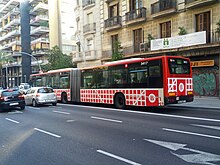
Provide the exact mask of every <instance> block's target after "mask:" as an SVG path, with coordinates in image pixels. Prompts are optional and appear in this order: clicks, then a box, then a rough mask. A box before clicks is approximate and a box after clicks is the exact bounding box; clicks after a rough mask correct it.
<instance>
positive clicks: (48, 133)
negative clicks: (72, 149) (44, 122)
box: [34, 128, 61, 138]
mask: <svg viewBox="0 0 220 165" xmlns="http://www.w3.org/2000/svg"><path fill="white" fill-rule="evenodd" d="M34 129H35V130H36V131H39V132H42V133H45V134H47V135H50V136H53V137H56V138H61V136H60V135H56V134H54V133H51V132H48V131H44V130H42V129H38V128H34Z"/></svg>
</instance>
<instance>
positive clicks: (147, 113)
mask: <svg viewBox="0 0 220 165" xmlns="http://www.w3.org/2000/svg"><path fill="white" fill-rule="evenodd" d="M60 105H64V106H69V107H81V108H91V109H101V110H109V111H117V112H127V113H136V114H144V115H152V116H162V117H171V118H179V119H189V120H200V121H211V122H219V123H220V120H219V119H211V118H200V117H193V116H180V115H169V114H160V113H152V112H140V111H130V110H121V109H120V110H118V109H114V108H105V107H92V106H82V105H70V104H60Z"/></svg>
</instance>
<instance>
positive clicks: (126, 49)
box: [100, 0, 220, 97]
mask: <svg viewBox="0 0 220 165" xmlns="http://www.w3.org/2000/svg"><path fill="white" fill-rule="evenodd" d="M100 4H101V5H100V14H101V27H103V28H101V31H102V57H101V59H102V62H105V61H108V60H111V57H112V54H113V52H114V50H115V48H114V43H115V41H118V42H120V43H121V46H122V47H123V58H131V57H150V56H158V55H165V54H169V55H180V56H185V57H189V58H190V59H191V61H192V65H193V78H194V79H193V80H194V92H195V95H197V96H211V97H220V96H219V93H220V92H219V91H220V83H219V82H220V76H219V73H220V67H219V64H220V12H219V9H220V1H219V0H103V1H102V2H100ZM218 23H219V25H217V24H218ZM200 32H201V33H200ZM169 41H173V46H170V45H169ZM181 42H185V44H183V43H181ZM161 43H162V44H165V45H166V47H163V46H164V45H162V46H161V45H160V44H161ZM174 43H175V44H174ZM180 43H181V44H180Z"/></svg>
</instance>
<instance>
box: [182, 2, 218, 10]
mask: <svg viewBox="0 0 220 165" xmlns="http://www.w3.org/2000/svg"><path fill="white" fill-rule="evenodd" d="M216 2H218V0H185V4H186V8H187V9H190V8H196V7H199V6H200V7H201V6H207V5H209V4H213V3H216Z"/></svg>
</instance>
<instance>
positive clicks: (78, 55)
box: [72, 52, 83, 62]
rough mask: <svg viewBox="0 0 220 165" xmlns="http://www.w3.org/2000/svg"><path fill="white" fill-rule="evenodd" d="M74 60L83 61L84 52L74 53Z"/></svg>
mask: <svg viewBox="0 0 220 165" xmlns="http://www.w3.org/2000/svg"><path fill="white" fill-rule="evenodd" d="M72 59H73V62H81V61H83V55H82V52H75V53H73V57H72Z"/></svg>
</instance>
